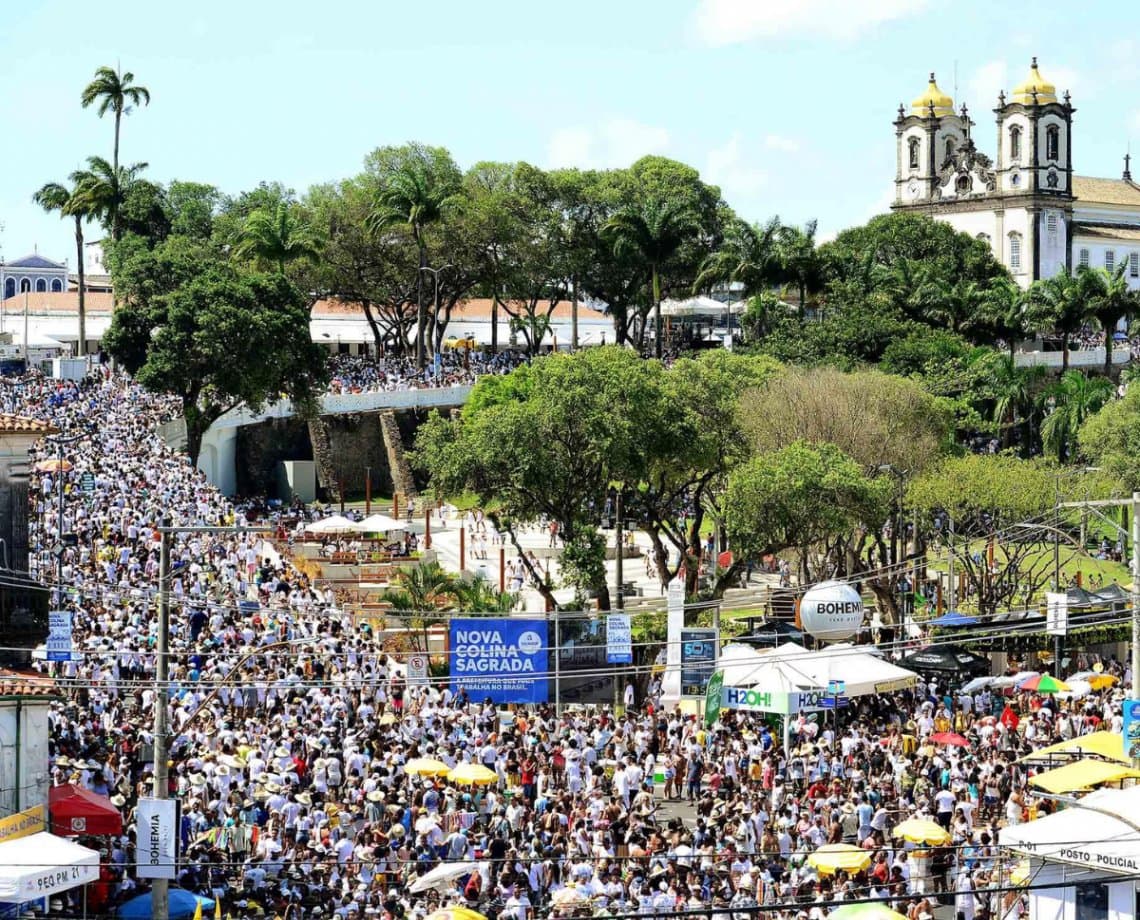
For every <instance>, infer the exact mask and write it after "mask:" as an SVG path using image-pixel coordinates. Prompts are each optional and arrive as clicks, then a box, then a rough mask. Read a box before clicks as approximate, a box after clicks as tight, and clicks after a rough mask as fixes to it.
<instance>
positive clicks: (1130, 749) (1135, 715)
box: [1123, 678, 1140, 758]
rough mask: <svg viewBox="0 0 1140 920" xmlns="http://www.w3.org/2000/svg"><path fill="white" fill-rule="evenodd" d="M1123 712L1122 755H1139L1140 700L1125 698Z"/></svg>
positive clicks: (1133, 756)
mask: <svg viewBox="0 0 1140 920" xmlns="http://www.w3.org/2000/svg"><path fill="white" fill-rule="evenodd" d="M1133 680H1135V678H1133ZM1123 714H1124V756H1125V757H1128V758H1135V757H1137V756H1140V700H1125V701H1124V712H1123Z"/></svg>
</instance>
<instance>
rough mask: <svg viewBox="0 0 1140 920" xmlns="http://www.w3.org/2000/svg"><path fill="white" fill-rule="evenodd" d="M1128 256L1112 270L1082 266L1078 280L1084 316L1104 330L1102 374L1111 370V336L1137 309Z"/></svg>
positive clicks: (1078, 272)
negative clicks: (1131, 286)
mask: <svg viewBox="0 0 1140 920" xmlns="http://www.w3.org/2000/svg"><path fill="white" fill-rule="evenodd" d="M1127 272H1128V260H1127V259H1124V260H1122V261H1121V263H1120V265H1119V266H1118V267H1117V268H1116V270H1115V271H1109V270H1108V269H1106V268H1088V267H1085V268H1081V269H1078V271H1077V281H1078V283H1079V284H1080V289H1081V293H1082V294H1083V295H1084V300H1085V305H1086V316H1088V317H1090V318H1092V319H1095V320H1096V321H1097V322H1098V323H1100V327H1101V328H1102V329H1103V330H1104V374H1105V376H1106V377H1107V376H1108V375H1110V374H1111V373H1112V344H1113V342H1112V337H1113V335H1114V334H1115V332H1116V327H1117V325H1118V324H1119V323H1120V321H1121V320H1122V319H1124V317H1126V316H1131V315H1132V314H1133V313H1135V312H1136V294H1135V293H1134V292H1133V291H1132V290H1131V289H1130V288H1129V287H1128V278H1127Z"/></svg>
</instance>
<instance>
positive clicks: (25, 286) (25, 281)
mask: <svg viewBox="0 0 1140 920" xmlns="http://www.w3.org/2000/svg"><path fill="white" fill-rule="evenodd" d="M31 289H32V282H31V280H30V279H29V278H21V279H20V293H21V294H27V293H28V292H29V291H30V290H31Z"/></svg>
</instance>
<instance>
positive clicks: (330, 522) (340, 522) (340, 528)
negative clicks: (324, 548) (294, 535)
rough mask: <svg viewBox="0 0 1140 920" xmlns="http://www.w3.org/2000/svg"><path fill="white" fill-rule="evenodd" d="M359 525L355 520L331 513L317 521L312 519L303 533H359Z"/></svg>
mask: <svg viewBox="0 0 1140 920" xmlns="http://www.w3.org/2000/svg"><path fill="white" fill-rule="evenodd" d="M359 532H360V525H359V524H358V523H356V521H350V520H349V519H348V518H346V517H343V516H341V515H339V514H334V515H331V516H330V517H327V518H321V519H320V520H319V521H314V522H313V523H312V524H310V525H309V526H308V527H306V528H305V533H315V534H318V535H320V534H338V533H359Z"/></svg>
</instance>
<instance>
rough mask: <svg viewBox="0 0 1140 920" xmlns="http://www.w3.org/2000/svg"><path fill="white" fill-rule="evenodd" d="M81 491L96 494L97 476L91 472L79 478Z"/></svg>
mask: <svg viewBox="0 0 1140 920" xmlns="http://www.w3.org/2000/svg"><path fill="white" fill-rule="evenodd" d="M79 489H80V491H81V492H94V491H95V474H94V473H92V472H91V471H88V472H86V473H84V474H83V475H82V476H80V477H79Z"/></svg>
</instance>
